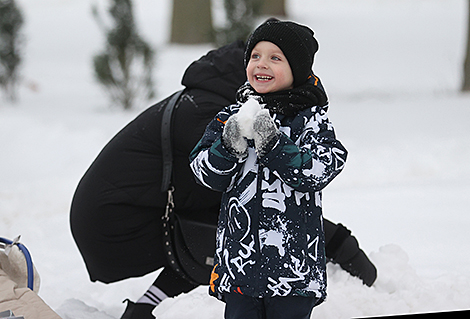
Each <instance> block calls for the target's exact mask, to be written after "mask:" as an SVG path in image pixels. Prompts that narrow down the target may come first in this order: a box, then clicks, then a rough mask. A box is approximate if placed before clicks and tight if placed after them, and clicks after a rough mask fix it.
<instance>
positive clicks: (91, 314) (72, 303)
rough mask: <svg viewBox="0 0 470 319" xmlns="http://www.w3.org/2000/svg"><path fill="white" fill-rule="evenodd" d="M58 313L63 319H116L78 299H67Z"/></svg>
mask: <svg viewBox="0 0 470 319" xmlns="http://www.w3.org/2000/svg"><path fill="white" fill-rule="evenodd" d="M56 312H57V314H58V315H59V316H61V317H62V319H90V318H93V319H115V318H114V317H111V316H110V315H108V314H106V313H105V312H102V311H99V310H98V309H96V308H94V307H91V306H89V305H87V304H86V303H84V302H83V301H81V300H77V299H67V300H66V301H65V302H64V303H63V304H62V305H61V306H60V307H59V308H58V309H57V311H56Z"/></svg>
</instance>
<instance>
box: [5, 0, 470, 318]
mask: <svg viewBox="0 0 470 319" xmlns="http://www.w3.org/2000/svg"><path fill="white" fill-rule="evenodd" d="M220 1H221V0H217V1H215V0H214V2H216V3H219V7H220ZM17 2H18V3H19V5H21V8H22V9H23V11H24V14H25V19H26V24H25V28H24V31H25V44H26V47H25V52H26V54H25V57H24V64H23V67H22V70H21V74H22V76H23V78H24V85H23V86H22V87H21V90H20V100H19V102H18V103H17V104H16V105H10V104H8V103H6V102H5V100H3V99H2V100H0V236H1V237H6V238H10V239H12V238H14V237H16V236H17V235H19V234H21V235H22V239H21V241H22V243H23V244H25V245H26V246H27V247H28V249H29V250H30V252H31V254H32V256H33V260H34V262H35V265H36V267H37V270H38V271H39V273H40V275H41V281H42V285H41V289H40V291H39V295H40V296H41V298H43V299H44V301H45V302H46V303H47V304H49V305H50V306H51V307H52V308H53V309H54V310H55V311H57V312H58V314H59V315H60V316H61V317H62V318H64V319H82V318H83V319H85V318H87V319H91V318H92V319H112V318H119V317H120V315H121V314H122V312H123V310H124V308H125V304H123V303H122V301H123V300H124V299H125V298H129V299H131V300H134V301H135V300H136V299H137V298H139V297H140V296H141V295H142V294H143V293H144V292H145V290H146V289H147V288H148V286H149V285H150V284H151V283H152V282H153V280H154V278H155V276H156V274H155V273H154V274H149V275H147V276H145V277H143V278H136V279H131V280H126V281H123V282H119V283H115V284H110V285H104V284H100V283H91V282H90V281H89V279H88V275H87V272H86V269H85V266H84V263H83V261H82V259H81V256H80V255H79V252H78V249H77V247H76V246H75V243H74V241H73V239H72V236H71V233H70V228H69V219H68V218H69V208H70V202H71V199H72V195H73V192H74V190H75V187H76V186H77V183H78V181H79V179H80V178H81V176H82V175H83V173H84V172H85V170H86V169H87V168H88V166H89V165H90V164H91V162H92V161H93V159H94V158H95V157H96V155H97V154H98V152H99V151H100V150H101V148H102V147H103V146H104V145H105V144H106V143H107V141H108V140H109V139H110V138H111V137H112V136H113V135H114V134H115V133H117V131H118V130H119V129H120V128H122V127H123V126H124V125H125V124H126V123H127V122H129V121H130V120H131V119H133V118H134V117H135V116H136V115H137V114H138V113H140V112H141V111H142V110H143V109H145V108H146V107H147V106H150V105H151V104H153V103H154V102H156V101H158V100H160V99H162V98H164V97H166V96H167V95H169V94H170V93H172V92H174V91H175V90H177V89H179V88H180V87H181V85H180V79H181V76H182V75H183V72H184V70H185V68H186V67H187V66H188V65H189V63H190V62H191V61H193V60H195V59H198V58H199V57H200V56H201V55H202V54H204V53H205V52H206V51H208V50H209V49H211V46H209V45H200V46H182V45H169V44H168V37H169V36H168V35H169V23H170V12H171V1H170V0H135V1H134V3H135V11H136V16H137V18H138V26H139V29H140V31H141V33H142V35H143V36H144V37H145V38H146V39H147V40H148V41H149V42H150V43H151V44H152V45H153V46H154V47H155V48H157V56H158V59H157V66H156V68H155V74H154V75H155V80H156V84H157V89H158V96H157V98H156V99H155V100H154V101H149V102H148V103H147V104H145V105H142V106H141V107H140V109H136V110H134V111H130V112H125V111H121V110H119V109H117V108H110V107H109V105H108V101H107V98H106V96H104V95H103V93H102V91H101V89H100V88H99V87H98V86H97V84H96V82H95V81H94V79H93V73H92V67H91V59H92V56H93V54H95V53H97V52H98V51H100V50H101V49H102V48H103V45H104V38H103V35H102V34H101V32H100V31H99V28H98V27H97V25H96V23H95V21H94V20H93V18H92V15H91V4H92V3H93V1H91V0H88V1H74V0H41V1H37V0H17ZM94 2H96V3H97V4H98V5H99V7H100V8H102V9H103V10H105V9H106V6H107V1H104V0H95V1H94ZM287 3H288V12H289V17H288V18H289V19H291V20H294V21H297V22H299V23H304V24H307V25H309V26H310V27H311V28H312V29H314V30H315V34H316V37H317V39H318V41H319V42H320V51H319V52H318V54H317V55H316V60H315V61H316V62H315V67H314V69H315V72H316V73H317V74H318V75H319V76H320V77H321V78H322V81H323V84H324V85H325V88H326V90H327V92H328V94H329V98H330V112H329V117H330V119H331V121H332V122H333V124H334V126H335V129H336V133H337V136H338V138H339V139H340V140H341V141H342V142H343V143H344V145H345V146H346V147H347V149H348V150H349V158H348V162H347V165H346V168H345V170H344V172H343V173H342V174H341V175H340V176H339V177H338V178H337V179H336V180H335V181H333V183H332V184H331V185H329V186H328V187H327V188H326V189H325V191H324V194H323V195H324V215H325V216H326V217H327V218H329V219H330V220H332V221H334V222H341V223H343V224H344V225H346V226H347V227H348V228H349V229H351V230H352V231H353V234H354V235H355V236H356V237H357V238H358V240H359V242H360V245H361V247H362V248H363V249H364V250H365V251H366V253H367V254H368V255H369V256H370V258H371V259H372V260H373V261H374V263H375V264H376V266H377V268H378V279H377V281H376V283H375V284H374V286H373V287H371V288H368V287H366V286H364V285H362V284H361V282H360V281H359V280H358V279H356V278H353V277H351V276H349V275H348V274H347V273H346V272H344V271H342V270H341V269H340V268H338V267H337V266H329V267H328V275H329V277H328V281H329V287H328V294H329V296H328V299H327V301H326V302H325V303H324V304H322V305H320V306H319V307H318V308H315V310H314V312H313V315H312V318H323V319H334V318H351V317H356V318H357V317H366V316H379V315H393V314H408V313H421V312H437V311H450V310H459V309H470V267H469V265H470V253H469V251H470V165H468V163H469V158H470V125H469V122H470V95H469V94H461V93H460V92H459V88H460V83H461V78H462V65H463V58H464V49H465V41H466V32H467V31H466V25H467V22H466V17H467V10H468V8H467V3H468V1H465V0H453V1H448V0H354V1H351V0H328V1H327V0H287ZM215 14H218V11H217V10H215ZM218 20H219V21H221V18H220V15H219V16H218ZM260 22H261V20H260ZM223 308H224V306H223V304H222V303H220V302H219V301H217V300H216V299H215V298H212V297H209V296H208V294H207V287H200V288H198V289H196V290H194V291H193V292H191V293H189V294H185V295H181V296H179V297H177V298H174V299H167V300H165V301H164V302H163V303H162V304H161V305H160V306H158V307H157V309H156V310H155V314H156V315H157V316H158V318H159V319H167V318H173V319H186V318H187V319H190V318H191V319H194V318H204V319H211V318H214V319H215V318H222V317H223Z"/></svg>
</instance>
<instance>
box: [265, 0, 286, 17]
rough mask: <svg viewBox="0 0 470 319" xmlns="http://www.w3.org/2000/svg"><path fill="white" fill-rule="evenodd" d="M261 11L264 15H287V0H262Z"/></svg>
mask: <svg viewBox="0 0 470 319" xmlns="http://www.w3.org/2000/svg"><path fill="white" fill-rule="evenodd" d="M261 2H262V5H261V9H260V13H261V14H262V15H267V16H273V17H277V18H280V17H285V16H287V14H286V3H285V0H262V1H261Z"/></svg>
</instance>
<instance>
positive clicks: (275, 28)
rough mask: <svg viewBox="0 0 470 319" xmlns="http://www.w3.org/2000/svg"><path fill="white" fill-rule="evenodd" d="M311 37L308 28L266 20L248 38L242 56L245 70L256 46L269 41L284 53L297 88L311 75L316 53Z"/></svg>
mask: <svg viewBox="0 0 470 319" xmlns="http://www.w3.org/2000/svg"><path fill="white" fill-rule="evenodd" d="M313 35H314V33H313V31H312V30H311V29H310V28H309V27H307V26H303V25H300V24H297V23H295V22H290V21H279V20H268V21H266V22H264V23H263V24H261V25H260V26H259V27H258V28H257V29H256V30H255V31H253V33H252V34H251V35H250V37H249V38H248V41H247V43H246V49H245V56H244V59H245V68H246V66H247V65H248V62H249V61H250V57H251V51H253V48H254V47H255V46H256V44H257V43H258V42H261V41H269V42H272V43H274V44H275V45H277V46H278V47H279V48H280V49H281V50H282V53H284V55H285V56H286V58H287V61H288V62H289V66H290V68H291V70H292V74H293V76H294V87H296V86H299V85H301V84H303V83H305V82H306V81H307V79H308V77H309V75H310V74H311V72H312V65H313V58H314V56H315V53H316V52H317V51H318V42H317V40H316V39H315V38H314V36H313Z"/></svg>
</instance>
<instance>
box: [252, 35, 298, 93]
mask: <svg viewBox="0 0 470 319" xmlns="http://www.w3.org/2000/svg"><path fill="white" fill-rule="evenodd" d="M246 76H247V78H248V81H249V82H250V84H251V86H252V87H253V89H255V91H256V92H258V93H260V94H264V93H270V92H276V91H282V90H288V89H292V88H293V87H294V85H293V83H294V76H293V75H292V70H291V68H290V65H289V62H288V61H287V59H286V57H285V55H284V53H282V51H281V49H280V48H279V47H278V46H277V45H275V44H274V43H272V42H268V41H260V42H258V43H257V44H256V46H255V47H254V48H253V51H251V56H250V60H249V62H248V65H247V67H246Z"/></svg>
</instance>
